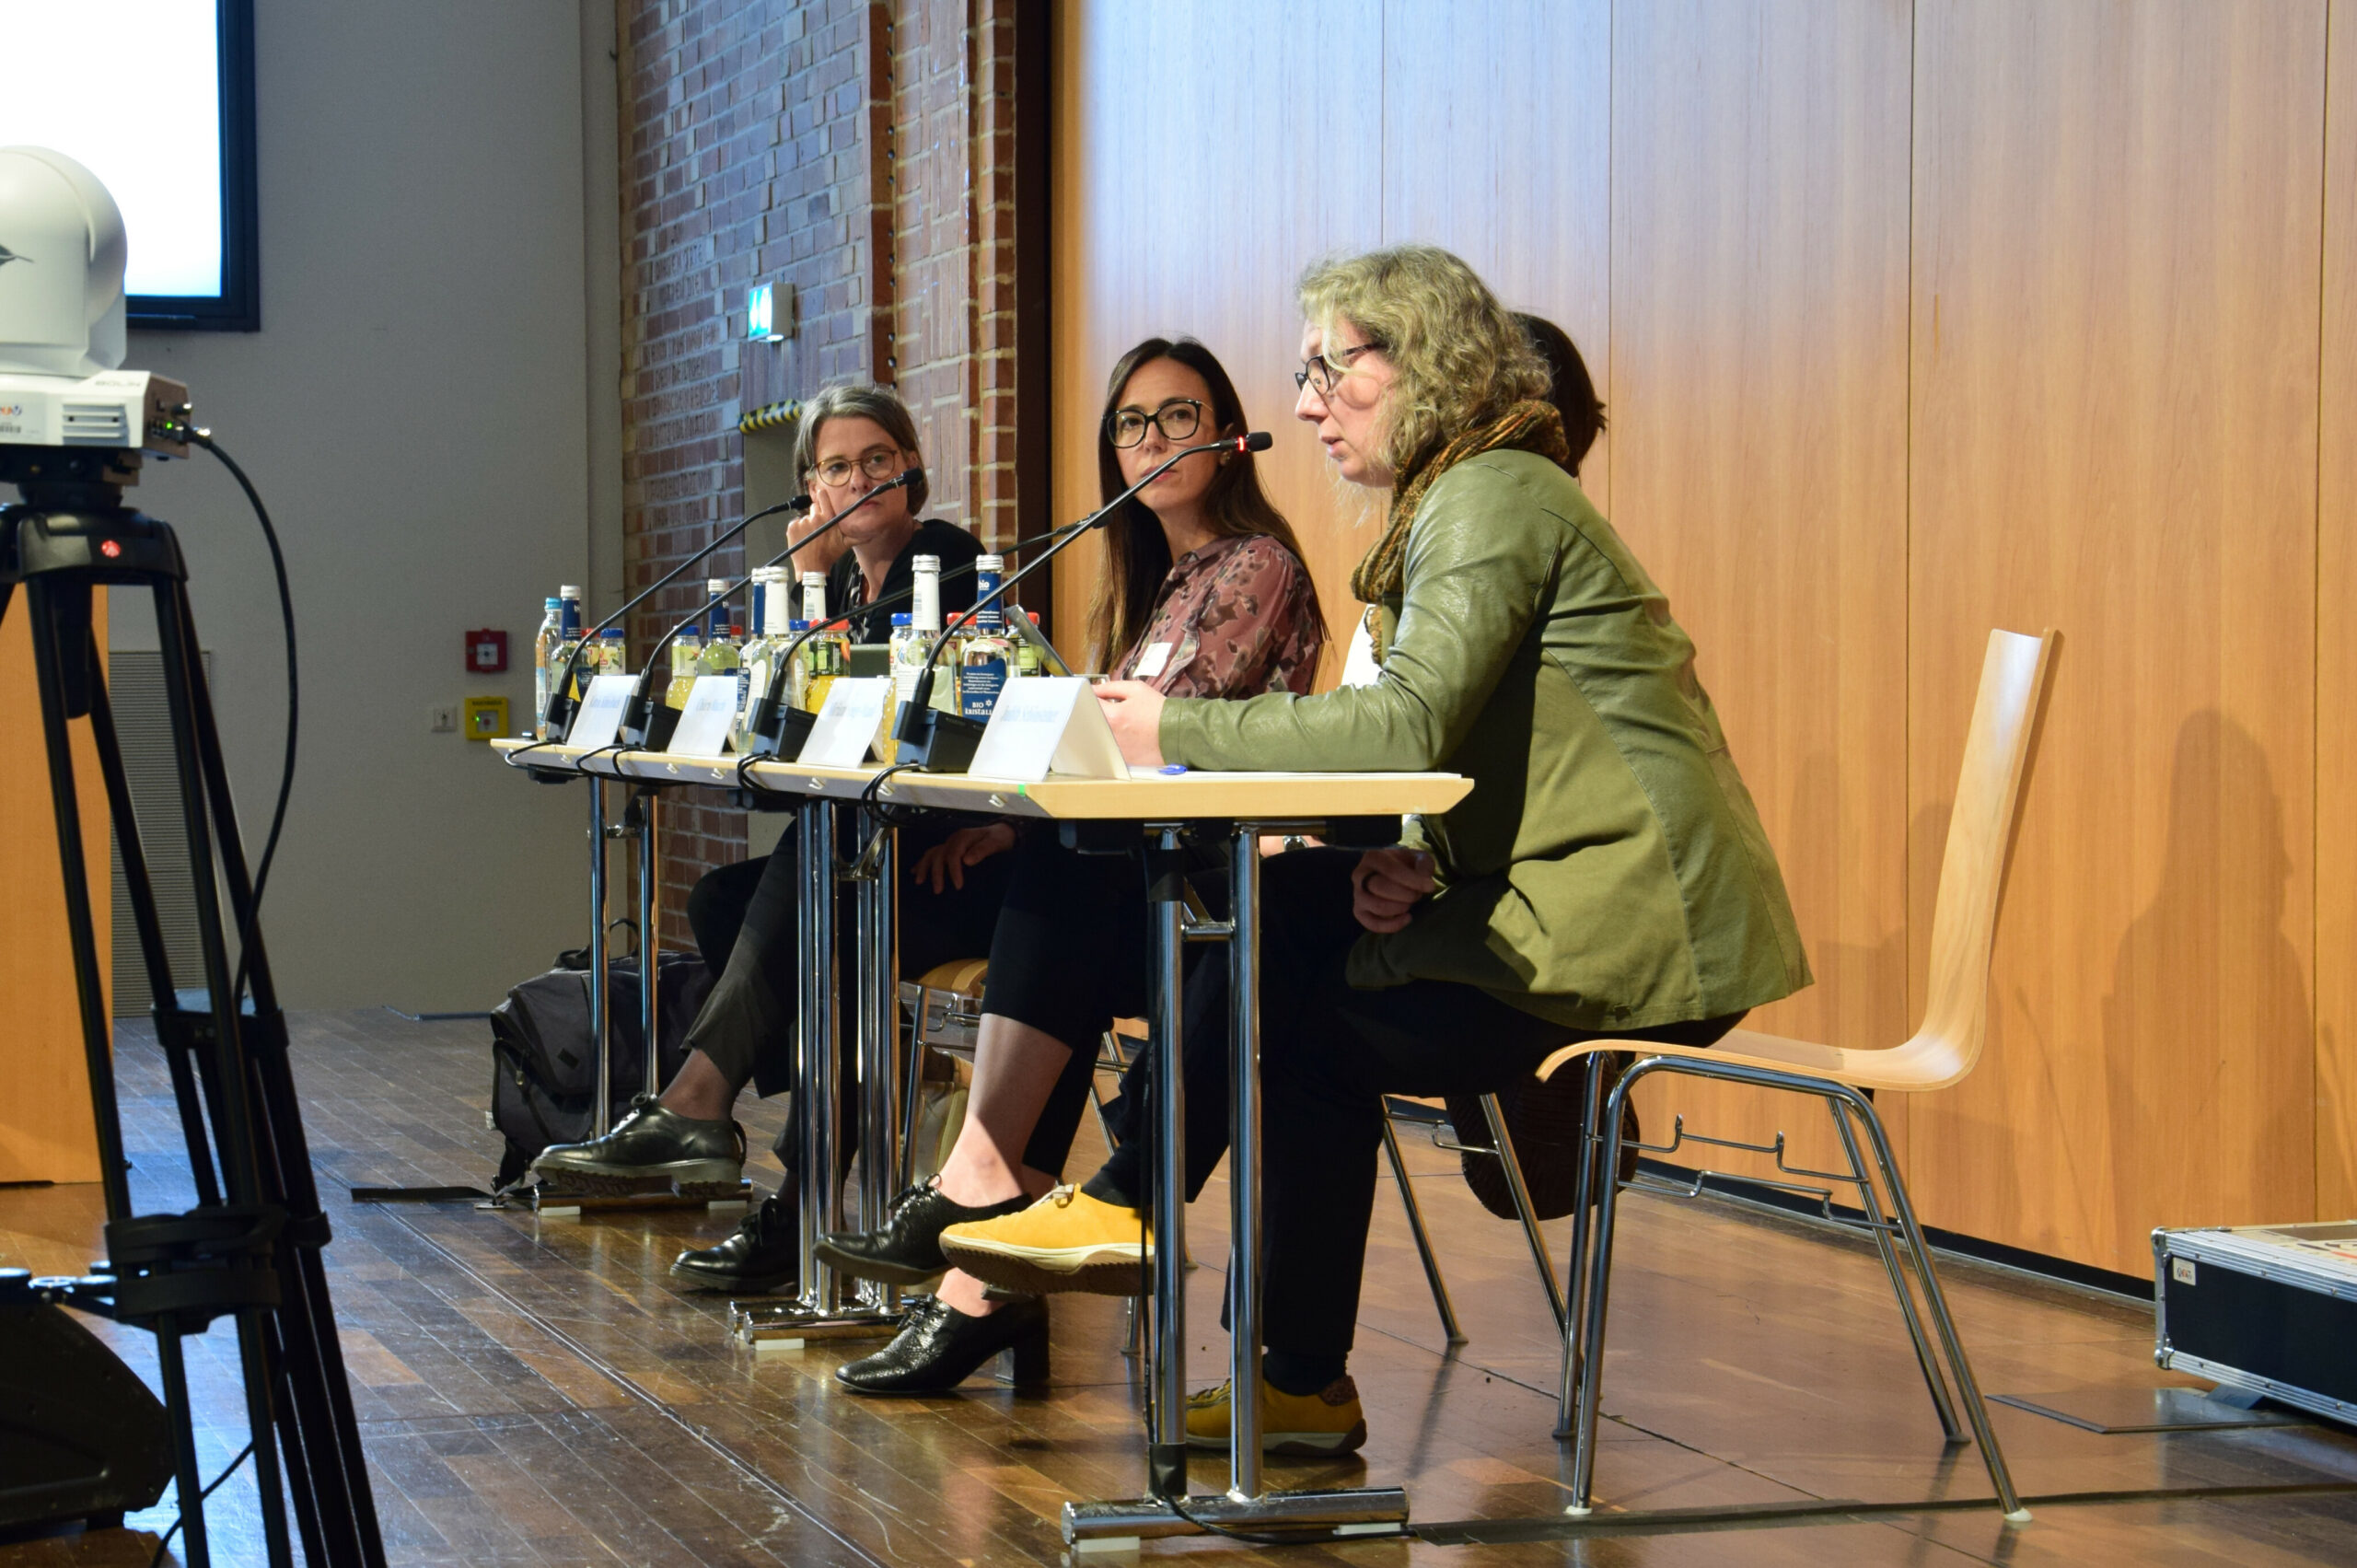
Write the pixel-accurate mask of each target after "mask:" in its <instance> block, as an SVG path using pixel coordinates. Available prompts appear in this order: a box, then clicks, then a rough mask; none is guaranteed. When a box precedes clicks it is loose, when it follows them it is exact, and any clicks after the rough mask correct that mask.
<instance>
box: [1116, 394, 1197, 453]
mask: <svg viewBox="0 0 2357 1568" xmlns="http://www.w3.org/2000/svg"><path fill="white" fill-rule="evenodd" d="M1149 424H1151V425H1153V426H1154V427H1155V429H1157V430H1159V431H1161V432H1162V438H1163V439H1164V440H1165V441H1168V442H1172V443H1174V444H1175V443H1178V442H1180V441H1186V440H1190V439H1191V438H1192V437H1193V436H1194V434H1195V432H1196V431H1198V430H1201V429H1202V427H1203V405H1202V404H1201V403H1199V402H1197V401H1195V400H1194V399H1192V398H1173V399H1171V400H1170V401H1168V402H1167V403H1164V404H1163V405H1162V406H1161V407H1160V408H1158V409H1156V410H1155V411H1154V412H1152V413H1148V412H1145V410H1144V409H1142V408H1117V409H1115V410H1114V411H1113V412H1111V413H1109V414H1107V415H1106V416H1105V439H1107V440H1108V441H1110V442H1111V443H1113V445H1114V446H1116V447H1134V446H1136V445H1137V444H1138V443H1139V442H1141V441H1143V440H1144V439H1145V427H1146V426H1147V425H1149Z"/></svg>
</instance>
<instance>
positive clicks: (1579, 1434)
mask: <svg viewBox="0 0 2357 1568" xmlns="http://www.w3.org/2000/svg"><path fill="white" fill-rule="evenodd" d="M2058 640H2059V637H2058V634H2057V633H2054V632H2051V631H2049V632H2048V633H2045V634H2044V635H2043V636H2039V637H2029V636H2024V635H2022V634H2020V633H2013V632H2004V631H1994V632H1991V633H1990V634H1989V647H1988V652H1987V654H1986V655H1985V656H1984V657H1983V658H1982V660H1981V666H1980V695H1979V697H1978V698H1977V699H1976V700H1975V702H1974V703H1973V707H1972V727H1971V729H1970V731H1969V732H1968V735H1967V736H1966V738H1965V748H1964V767H1963V770H1962V772H1961V774H1960V776H1959V777H1958V779H1957V781H1956V814H1955V816H1954V817H1952V818H1951V819H1949V822H1948V838H1947V849H1946V853H1945V856H1944V858H1943V859H1942V861H1941V863H1940V883H1939V890H1938V898H1937V902H1936V903H1935V905H1934V907H1933V914H1932V962H1931V995H1930V1002H1929V1005H1927V1006H1926V1007H1925V1009H1924V1014H1923V1026H1922V1028H1920V1029H1918V1030H1917V1031H1916V1032H1915V1036H1914V1038H1913V1039H1911V1040H1908V1041H1907V1042H1906V1043H1905V1044H1903V1045H1899V1046H1896V1047H1893V1048H1891V1049H1888V1050H1881V1051H1850V1050H1844V1049H1842V1048H1840V1047H1837V1046H1829V1045H1819V1044H1816V1043H1814V1042H1812V1041H1808V1040H1784V1039H1781V1038H1779V1037H1777V1036H1774V1035H1766V1034H1760V1033H1758V1032H1756V1031H1754V1030H1750V1029H1736V1030H1733V1031H1732V1032H1730V1033H1729V1034H1728V1035H1727V1036H1726V1038H1725V1039H1724V1040H1721V1041H1720V1042H1719V1043H1718V1044H1717V1045H1715V1046H1712V1047H1710V1048H1709V1049H1707V1050H1698V1049H1694V1048H1691V1047H1687V1046H1677V1045H1661V1044H1654V1043H1648V1042H1645V1041H1639V1040H1584V1041H1582V1042H1580V1043H1578V1044H1576V1045H1570V1046H1566V1047H1564V1048H1563V1049H1562V1050H1561V1051H1556V1052H1555V1053H1554V1054H1553V1055H1551V1056H1550V1057H1548V1058H1547V1060H1546V1062H1545V1063H1542V1064H1541V1065H1540V1067H1539V1069H1538V1075H1539V1076H1540V1077H1541V1078H1545V1077H1548V1076H1550V1075H1551V1074H1554V1073H1556V1072H1557V1071H1558V1070H1560V1069H1561V1068H1562V1066H1563V1065H1564V1064H1565V1063H1569V1062H1571V1061H1573V1060H1574V1059H1575V1058H1585V1062H1586V1066H1587V1072H1588V1074H1589V1076H1588V1112H1587V1126H1586V1130H1585V1136H1586V1138H1587V1139H1588V1141H1589V1142H1590V1144H1595V1143H1598V1142H1600V1143H1601V1144H1603V1159H1602V1162H1601V1164H1600V1166H1599V1164H1598V1163H1597V1162H1596V1161H1594V1160H1590V1161H1586V1162H1584V1163H1583V1165H1582V1167H1581V1176H1580V1181H1581V1186H1582V1191H1581V1193H1580V1201H1579V1204H1578V1206H1577V1207H1576V1208H1575V1209H1573V1218H1572V1256H1571V1266H1570V1274H1571V1280H1570V1288H1569V1307H1570V1310H1569V1313H1568V1318H1567V1323H1566V1327H1565V1330H1564V1334H1563V1364H1562V1390H1561V1391H1562V1419H1561V1425H1560V1427H1559V1430H1558V1432H1557V1435H1558V1436H1561V1435H1562V1434H1564V1433H1565V1432H1566V1431H1568V1432H1569V1433H1570V1434H1571V1435H1572V1436H1573V1440H1574V1444H1575V1446H1574V1448H1573V1459H1572V1505H1571V1507H1570V1508H1569V1509H1568V1510H1567V1512H1569V1513H1571V1514H1573V1515H1574V1516H1582V1515H1585V1514H1587V1513H1588V1512H1590V1509H1591V1502H1590V1491H1591V1484H1592V1482H1593V1481H1594V1478H1595V1469H1596V1410H1597V1401H1598V1399H1599V1397H1600V1394H1601V1388H1602V1383H1603V1379H1604V1323H1605V1306H1606V1297H1607V1295H1608V1286H1609V1285H1610V1283H1611V1277H1610V1276H1611V1268H1612V1233H1613V1223H1614V1219H1615V1217H1616V1213H1617V1210H1618V1206H1619V1205H1618V1202H1617V1200H1618V1197H1619V1188H1620V1183H1619V1182H1617V1181H1612V1180H1607V1181H1606V1182H1605V1183H1604V1191H1603V1192H1602V1193H1601V1194H1600V1202H1598V1203H1597V1205H1596V1218H1595V1221H1594V1223H1593V1225H1592V1226H1591V1225H1590V1222H1589V1219H1588V1202H1587V1199H1588V1194H1587V1192H1586V1191H1585V1188H1586V1184H1587V1182H1588V1180H1589V1179H1590V1173H1591V1172H1593V1171H1595V1170H1596V1169H1599V1168H1600V1169H1602V1170H1605V1171H1615V1170H1618V1169H1619V1167H1620V1141H1621V1140H1620V1107H1621V1105H1622V1104H1623V1103H1624V1102H1625V1100H1626V1099H1627V1098H1628V1096H1629V1094H1630V1092H1631V1089H1633V1088H1634V1087H1635V1086H1636V1085H1637V1084H1639V1083H1641V1082H1643V1080H1644V1079H1645V1078H1646V1077H1647V1076H1649V1075H1651V1074H1655V1073H1682V1074H1689V1075H1690V1076H1694V1077H1702V1078H1718V1079H1722V1080H1724V1081H1726V1082H1729V1083H1737V1084H1756V1085H1759V1086H1762V1087H1766V1088H1775V1089H1789V1090H1793V1091H1794V1092H1796V1093H1800V1094H1810V1095H1816V1096H1817V1097H1818V1098H1822V1099H1823V1100H1824V1101H1825V1103H1826V1106H1827V1108H1828V1109H1829V1110H1830V1111H1831V1112H1832V1115H1833V1125H1834V1128H1835V1131H1837V1132H1839V1133H1840V1138H1841V1147H1842V1150H1843V1152H1844V1153H1845V1154H1846V1155H1847V1156H1848V1158H1849V1162H1850V1169H1849V1172H1848V1174H1846V1175H1844V1174H1841V1173H1840V1172H1829V1171H1808V1172H1796V1173H1795V1174H1801V1175H1805V1176H1809V1177H1814V1178H1818V1179H1828V1180H1833V1181H1840V1182H1846V1183H1848V1184H1850V1185H1852V1186H1853V1187H1855V1188H1856V1189H1857V1192H1858V1200H1859V1210H1860V1213H1861V1215H1862V1216H1863V1217H1862V1218H1861V1219H1860V1220H1859V1221H1858V1222H1857V1223H1858V1224H1859V1225H1860V1226H1861V1227H1862V1228H1864V1229H1865V1230H1866V1231H1868V1232H1869V1233H1871V1234H1872V1235H1873V1237H1874V1240H1875V1249H1876V1250H1877V1251H1879V1252H1880V1254H1881V1256H1882V1262H1883V1267H1884V1269H1885V1270H1886V1271H1887V1272H1888V1274H1889V1276H1890V1283H1891V1288H1892V1290H1893V1291H1894V1292H1895V1293H1896V1294H1897V1295H1898V1307H1899V1314H1900V1316H1901V1317H1902V1318H1904V1319H1905V1320H1906V1324H1907V1332H1908V1335H1909V1337H1910V1339H1911V1340H1912V1341H1913V1342H1914V1347H1915V1359H1916V1362H1917V1364H1918V1365H1920V1366H1921V1367H1922V1373H1923V1380H1924V1383H1925V1385H1926V1387H1928V1388H1929V1389H1930V1390H1931V1395H1932V1403H1933V1407H1934V1408H1935V1409H1936V1410H1937V1411H1938V1412H1939V1417H1940V1425H1941V1428H1942V1430H1943V1431H1944V1432H1945V1434H1946V1435H1947V1440H1948V1441H1949V1442H1950V1443H1961V1442H1963V1441H1964V1440H1965V1434H1964V1433H1963V1432H1962V1431H1961V1430H1960V1429H1959V1428H1958V1426H1957V1424H1956V1408H1955V1405H1954V1403H1952V1402H1951V1400H1950V1399H1949V1394H1948V1388H1947V1385H1946V1383H1945V1380H1944V1379H1943V1378H1942V1376H1941V1373H1940V1366H1939V1363H1938V1361H1937V1360H1935V1359H1934V1357H1933V1353H1932V1346H1931V1343H1930V1341H1929V1340H1928V1339H1927V1338H1926V1336H1925V1334H1924V1331H1923V1323H1922V1318H1921V1317H1919V1316H1918V1314H1917V1311H1916V1306H1915V1299H1914V1296H1913V1295H1912V1293H1911V1292H1910V1290H1909V1288H1908V1284H1907V1280H1906V1276H1905V1274H1904V1273H1903V1272H1902V1271H1901V1269H1900V1266H1899V1259H1898V1249H1897V1247H1896V1246H1895V1245H1894V1239H1895V1240H1896V1242H1898V1243H1903V1245H1904V1247H1905V1249H1906V1255H1907V1258H1908V1260H1910V1262H1911V1264H1912V1265H1913V1268H1914V1271H1915V1275H1916V1278H1917V1279H1918V1280H1919V1281H1920V1282H1921V1284H1922V1292H1923V1299H1924V1304H1925V1305H1926V1306H1927V1307H1929V1308H1930V1312H1931V1318H1932V1323H1933V1327H1934V1329H1935V1330H1937V1332H1938V1335H1939V1340H1940V1345H1941V1348H1942V1350H1943V1351H1945V1354H1946V1358H1947V1365H1948V1368H1949V1370H1950V1371H1951V1372H1953V1374H1954V1375H1955V1377H1956V1391H1957V1393H1958V1394H1959V1395H1960V1396H1961V1398H1962V1403H1963V1406H1964V1411H1965V1414H1966V1416H1967V1417H1968V1419H1969V1420H1970V1422H1971V1425H1972V1432H1971V1435H1972V1438H1973V1439H1974V1440H1975V1441H1976V1442H1978V1443H1979V1445H1980V1458H1981V1461H1982V1462H1983V1463H1984V1464H1985V1465H1987V1467H1988V1469H1989V1480H1990V1481H1991V1484H1993V1485H1994V1486H1995V1488H1996V1491H1997V1499H1998V1504H1999V1505H2000V1506H2001V1507H2002V1508H2003V1510H2004V1514H2005V1517H2006V1518H2007V1519H2009V1520H2012V1521H2014V1522H2020V1521H2022V1520H2026V1519H2027V1518H2028V1517H2029V1515H2028V1513H2027V1512H2026V1510H2025V1509H2024V1508H2023V1507H2022V1504H2021V1498H2020V1496H2019V1494H2018V1493H2015V1492H2014V1482H2013V1478H2012V1476H2011V1475H2010V1474H2009V1473H2008V1472H2007V1470H2006V1469H2005V1460H2004V1456H2003V1454H2001V1453H2000V1452H1999V1451H1998V1447H1997V1437H1996V1434H1995V1433H1994V1432H1993V1431H1991V1428H1990V1425H1989V1412H1988V1411H1987V1409H1986V1407H1985V1406H1984V1405H1983V1403H1982V1401H1981V1398H1980V1385H1979V1384H1978V1383H1976V1382H1975V1381H1974V1380H1973V1376H1972V1367H1971V1364H1970V1363H1969V1362H1968V1361H1967V1359H1966V1358H1965V1353H1964V1345H1963V1343H1962V1342H1961V1341H1959V1340H1958V1339H1957V1338H1956V1324H1955V1321H1954V1319H1953V1318H1950V1316H1949V1314H1948V1307H1947V1299H1946V1297H1945V1295H1943V1294H1942V1292H1941V1290H1940V1283H1939V1279H1938V1276H1937V1275H1935V1274H1934V1273H1933V1270H1932V1255H1931V1251H1930V1249H1928V1248H1926V1247H1925V1246H1924V1244H1923V1232H1922V1226H1921V1225H1918V1224H1917V1223H1916V1220H1915V1208H1914V1204H1913V1202H1911V1201H1910V1199H1909V1197H1908V1194H1907V1184H1906V1183H1905V1182H1904V1181H1903V1180H1902V1179H1900V1177H1899V1174H1898V1165H1897V1163H1896V1162H1895V1161H1894V1160H1893V1159H1892V1158H1891V1153H1890V1141H1889V1139H1888V1137H1887V1136H1886V1134H1885V1133H1884V1131H1883V1125H1882V1121H1881V1119H1880V1118H1879V1117H1877V1116H1876V1115H1875V1108H1874V1102H1873V1101H1872V1100H1871V1099H1869V1098H1867V1094H1868V1093H1869V1092H1871V1091H1873V1090H1876V1089H1889V1090H1897V1091H1899V1092H1902V1093H1905V1092H1920V1091H1923V1090H1928V1089H1941V1088H1945V1087H1947V1086H1949V1085H1951V1084H1955V1083H1957V1082H1959V1081H1960V1080H1962V1079H1963V1077H1964V1076H1965V1074H1968V1073H1970V1072H1971V1071H1972V1068H1973V1064H1974V1063H1976V1062H1978V1061H1979V1060H1980V1048H1981V1043H1982V1041H1983V1040H1984V1039H1985V1038H1986V1036H1987V1033H1988V1025H1989V956H1990V950H1991V944H1992V943H1993V942H1994V940H1995V936H1996V928H1997V909H1998V902H1999V896H2000V893H2001V891H2002V889H2003V883H2004V872H2005V858H2006V854H2007V851H2008V849H2009V848H2010V846H2011V844H2012V842H2013V835H2014V819H2015V816H2016V810H2017V807H2018V805H2019V801H2020V796H2021V784H2022V778H2023V775H2024V773H2025V772H2026V770H2027V768H2028V764H2029V757H2030V749H2031V746H2032V744H2033V742H2034V740H2035V738H2036V733H2037V722H2038V704H2039V700H2040V698H2041V696H2042V695H2043V693H2044V691H2045V688H2046V681H2047V676H2048V671H2049V664H2050V662H2051V659H2052V656H2053V649H2054V646H2055V645H2056V643H2057V642H2058ZM1616 1050H1618V1051H1631V1050H1633V1051H1636V1052H1637V1055H1638V1059H1637V1061H1636V1063H1635V1064H1634V1065H1633V1066H1631V1068H1630V1069H1629V1071H1628V1072H1627V1074H1625V1075H1623V1076H1622V1078H1621V1079H1620V1083H1619V1085H1618V1086H1615V1087H1614V1089H1613V1090H1612V1092H1611V1094H1610V1095H1609V1097H1606V1098H1605V1103H1603V1104H1602V1105H1601V1106H1599V1103H1598V1100H1599V1097H1598V1095H1597V1094H1596V1089H1597V1086H1598V1081H1599V1079H1600V1077H1601V1075H1602V1071H1603V1063H1604V1059H1605V1058H1604V1053H1605V1052H1608V1051H1616ZM1599 1110H1600V1111H1601V1113H1602V1114H1601V1126H1600V1127H1599V1114H1598V1113H1599ZM1853 1118H1854V1119H1855V1121H1856V1122H1857V1124H1858V1125H1860V1126H1863V1127H1864V1129H1865V1132H1866V1138H1867V1143H1868V1144H1869V1145H1870V1146H1871V1148H1872V1149H1873V1151H1874V1163H1875V1166H1876V1167H1878V1168H1879V1169H1880V1170H1881V1173H1882V1179H1883V1181H1884V1182H1885V1184H1887V1187H1888V1189H1889V1193H1890V1209H1889V1215H1888V1217H1886V1214H1885V1211H1884V1208H1883V1204H1882V1202H1881V1201H1880V1199H1879V1198H1877V1196H1876V1194H1875V1182H1874V1180H1873V1179H1872V1178H1871V1177H1870V1176H1869V1175H1868V1174H1867V1171H1866V1167H1865V1162H1864V1160H1863V1159H1862V1158H1861V1156H1860V1151H1859V1144H1858V1138H1857V1134H1856V1132H1855V1130H1854V1129H1853V1127H1852V1119H1853ZM1681 1132H1682V1129H1681ZM1638 1146H1639V1147H1641V1148H1643V1147H1646V1146H1647V1145H1643V1144H1640V1145H1638ZM1675 1146H1676V1145H1675V1143H1674V1142H1673V1143H1672V1144H1668V1145H1663V1146H1662V1147H1661V1148H1660V1149H1656V1150H1655V1152H1666V1149H1667V1148H1670V1147H1675ZM1737 1146H1741V1147H1759V1152H1762V1153H1769V1154H1773V1155H1775V1156H1777V1162H1778V1164H1779V1165H1780V1166H1781V1165H1782V1160H1783V1139H1782V1136H1781V1135H1779V1136H1778V1138H1777V1140H1776V1142H1775V1143H1774V1144H1769V1145H1766V1146H1764V1147H1760V1146H1759V1145H1737ZM1787 1168H1789V1167H1787ZM1829 1212H1830V1210H1829ZM1591 1252H1593V1254H1594V1256H1593V1258H1592V1259H1591V1257H1590V1253H1591Z"/></svg>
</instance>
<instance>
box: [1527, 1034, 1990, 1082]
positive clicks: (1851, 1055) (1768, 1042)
mask: <svg viewBox="0 0 2357 1568" xmlns="http://www.w3.org/2000/svg"><path fill="white" fill-rule="evenodd" d="M1596 1051H1635V1052H1636V1053H1637V1054H1638V1055H1640V1056H1674V1057H1685V1058H1689V1059H1691V1060H1694V1061H1701V1062H1711V1063H1718V1064H1719V1065H1722V1066H1735V1067H1759V1068H1764V1069H1766V1070H1767V1071H1769V1072H1771V1073H1805V1074H1809V1075H1810V1076H1812V1077H1817V1078H1830V1079H1832V1080H1833V1081H1834V1082H1835V1083H1840V1084H1847V1085H1849V1086H1852V1088H1864V1089H1904V1090H1920V1089H1938V1088H1945V1087H1946V1086H1948V1085H1950V1084H1953V1083H1955V1082H1956V1080H1958V1079H1959V1078H1961V1077H1963V1076H1964V1074H1965V1073H1966V1072H1968V1071H1969V1070H1970V1067H1971V1063H1969V1062H1959V1060H1958V1058H1959V1053H1958V1052H1957V1051H1955V1050H1954V1049H1952V1048H1951V1047H1950V1046H1949V1045H1948V1043H1947V1042H1946V1041H1945V1040H1941V1039H1940V1038H1939V1037H1938V1036H1936V1035H1930V1034H1921V1035H1917V1036H1916V1037H1915V1038H1914V1039H1913V1040H1909V1041H1908V1042H1907V1043H1906V1044H1904V1045H1901V1046H1897V1047H1894V1048H1892V1049H1889V1050H1883V1051H1851V1050H1847V1049H1845V1048H1843V1047H1841V1046H1838V1045H1819V1044H1818V1043H1817V1042H1816V1041H1815V1040H1788V1039H1786V1038H1785V1037H1784V1036H1782V1035H1771V1034H1762V1033H1760V1032H1759V1030H1758V1029H1729V1030H1728V1031H1727V1032H1726V1034H1725V1035H1724V1037H1723V1038H1722V1039H1721V1040H1719V1042H1718V1043H1717V1044H1716V1045H1710V1046H1694V1045H1666V1044H1663V1043H1662V1042H1660V1041H1658V1040H1580V1041H1578V1042H1577V1043H1575V1044H1572V1045H1567V1046H1565V1047H1563V1048H1562V1050H1561V1051H1556V1052H1554V1053H1553V1054H1552V1055H1550V1056H1549V1057H1548V1058H1547V1060H1546V1061H1544V1062H1542V1063H1539V1064H1538V1076H1540V1077H1541V1078H1550V1077H1553V1076H1554V1075H1555V1072H1556V1070H1557V1069H1558V1068H1560V1067H1562V1065H1563V1063H1566V1062H1570V1061H1572V1060H1573V1059H1574V1058H1575V1057H1581V1056H1586V1055H1590V1054H1592V1053H1594V1052H1596Z"/></svg>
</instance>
